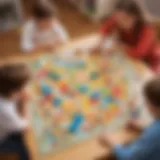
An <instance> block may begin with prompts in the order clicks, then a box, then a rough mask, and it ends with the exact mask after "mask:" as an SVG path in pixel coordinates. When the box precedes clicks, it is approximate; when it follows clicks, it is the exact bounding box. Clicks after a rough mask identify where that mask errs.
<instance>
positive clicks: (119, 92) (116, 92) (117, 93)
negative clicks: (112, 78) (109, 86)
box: [113, 87, 122, 97]
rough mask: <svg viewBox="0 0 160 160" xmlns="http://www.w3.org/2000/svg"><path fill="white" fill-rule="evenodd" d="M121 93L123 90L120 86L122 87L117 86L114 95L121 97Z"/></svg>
mask: <svg viewBox="0 0 160 160" xmlns="http://www.w3.org/2000/svg"><path fill="white" fill-rule="evenodd" d="M121 93H122V91H121V88H120V87H115V88H114V89H113V95H114V96H115V97H120V96H121Z"/></svg>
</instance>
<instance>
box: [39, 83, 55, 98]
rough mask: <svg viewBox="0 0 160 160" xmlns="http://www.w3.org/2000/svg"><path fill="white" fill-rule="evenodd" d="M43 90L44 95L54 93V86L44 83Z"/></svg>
mask: <svg viewBox="0 0 160 160" xmlns="http://www.w3.org/2000/svg"><path fill="white" fill-rule="evenodd" d="M40 87H41V92H42V94H43V95H44V96H47V95H50V94H52V88H51V87H50V86H48V85H46V84H42V85H41V86H40Z"/></svg>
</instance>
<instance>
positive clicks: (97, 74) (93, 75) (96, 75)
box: [90, 72, 99, 80]
mask: <svg viewBox="0 0 160 160" xmlns="http://www.w3.org/2000/svg"><path fill="white" fill-rule="evenodd" d="M98 77H99V73H98V72H92V73H91V74H90V79H91V80H96V79H97V78H98Z"/></svg>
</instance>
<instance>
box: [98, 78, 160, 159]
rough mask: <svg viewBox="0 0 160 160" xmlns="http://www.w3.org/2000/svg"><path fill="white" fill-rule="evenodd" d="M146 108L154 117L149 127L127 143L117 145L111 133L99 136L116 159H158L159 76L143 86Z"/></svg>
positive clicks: (159, 151)
mask: <svg viewBox="0 0 160 160" xmlns="http://www.w3.org/2000/svg"><path fill="white" fill-rule="evenodd" d="M144 95H145V98H146V103H147V108H148V110H149V112H150V113H151V114H152V115H153V117H154V119H155V120H154V122H153V123H152V124H151V125H150V127H148V128H146V129H145V130H143V132H142V134H141V136H140V137H139V138H138V139H137V140H136V141H134V142H132V143H131V144H129V145H119V144H118V145H117V144H116V142H114V141H115V140H114V137H113V136H111V135H108V136H104V137H101V138H100V143H101V145H103V146H104V147H109V148H110V149H111V153H112V155H113V157H115V159H117V160H160V77H159V78H155V79H154V80H151V81H150V82H148V83H147V84H146V86H145V88H144Z"/></svg>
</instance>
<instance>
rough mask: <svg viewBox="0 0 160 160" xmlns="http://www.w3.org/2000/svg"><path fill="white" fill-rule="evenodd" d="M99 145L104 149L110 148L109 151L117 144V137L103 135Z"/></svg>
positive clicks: (100, 137)
mask: <svg viewBox="0 0 160 160" xmlns="http://www.w3.org/2000/svg"><path fill="white" fill-rule="evenodd" d="M99 143H100V145H101V146H102V147H108V148H109V149H112V148H113V147H114V146H115V145H116V144H117V142H116V141H115V137H114V136H112V135H111V134H110V135H106V134H102V135H100V136H99Z"/></svg>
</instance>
